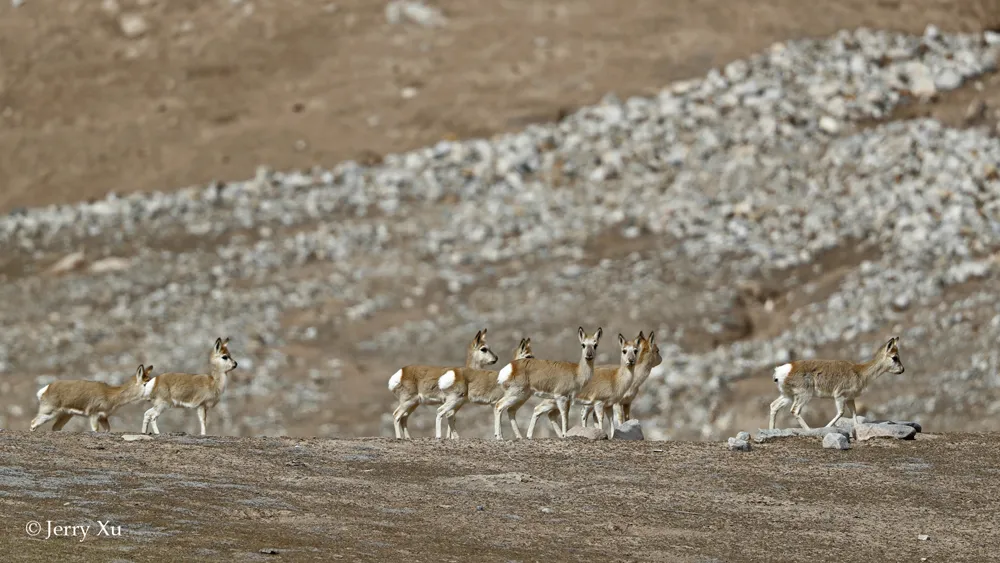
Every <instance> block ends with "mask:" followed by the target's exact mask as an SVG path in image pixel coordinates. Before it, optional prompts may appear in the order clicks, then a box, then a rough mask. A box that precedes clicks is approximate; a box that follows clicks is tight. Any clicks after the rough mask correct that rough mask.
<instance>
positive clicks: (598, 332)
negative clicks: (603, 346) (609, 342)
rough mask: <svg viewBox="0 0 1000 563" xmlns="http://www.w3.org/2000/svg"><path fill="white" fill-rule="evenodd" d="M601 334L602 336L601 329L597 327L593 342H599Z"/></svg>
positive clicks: (602, 330) (602, 331)
mask: <svg viewBox="0 0 1000 563" xmlns="http://www.w3.org/2000/svg"><path fill="white" fill-rule="evenodd" d="M602 334H604V329H603V328H601V327H597V332H596V333H595V334H594V340H595V341H597V340H600V339H601V335H602Z"/></svg>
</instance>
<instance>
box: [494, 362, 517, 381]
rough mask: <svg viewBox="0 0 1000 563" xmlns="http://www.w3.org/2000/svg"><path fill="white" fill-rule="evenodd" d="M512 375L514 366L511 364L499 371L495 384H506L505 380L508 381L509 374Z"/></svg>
mask: <svg viewBox="0 0 1000 563" xmlns="http://www.w3.org/2000/svg"><path fill="white" fill-rule="evenodd" d="M513 373H514V366H513V365H511V364H507V365H505V366H504V367H503V369H502V370H500V374H499V375H497V383H500V384H503V383H506V382H507V380H508V379H510V376H511V374H513Z"/></svg>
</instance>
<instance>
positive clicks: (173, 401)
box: [142, 338, 238, 436]
mask: <svg viewBox="0 0 1000 563" xmlns="http://www.w3.org/2000/svg"><path fill="white" fill-rule="evenodd" d="M228 344H229V338H226V339H225V340H222V339H221V338H216V339H215V346H214V347H213V348H212V352H211V354H209V359H208V364H209V366H210V369H209V373H208V374H207V375H205V374H192V373H163V374H160V375H158V376H156V377H154V378H153V379H152V381H150V382H149V383H147V384H146V386H145V398H146V399H147V400H149V401H152V402H153V406H152V407H151V408H150V409H149V410H147V411H146V414H145V415H144V416H143V417H142V433H143V434H145V433H146V428H147V427H152V428H153V432H154V433H155V434H159V433H160V429H159V428H157V426H156V419H157V417H159V416H160V415H161V414H162V413H163V411H165V410H167V409H168V408H170V407H183V408H186V409H198V422H200V423H201V435H202V436H204V435H205V433H206V432H207V427H206V424H207V419H208V409H210V408H212V407H214V406H215V405H217V404H218V403H219V399H221V398H222V394H223V393H224V392H225V391H226V383H227V380H228V375H229V372H231V371H233V370H234V369H236V366H237V365H238V364H237V363H236V360H234V359H233V358H232V356H230V355H229V347H228Z"/></svg>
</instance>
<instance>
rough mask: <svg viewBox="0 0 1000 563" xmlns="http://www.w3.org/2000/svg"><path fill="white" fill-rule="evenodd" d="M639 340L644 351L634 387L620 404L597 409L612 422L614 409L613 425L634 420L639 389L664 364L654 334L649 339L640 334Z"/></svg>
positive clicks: (633, 381)
mask: <svg viewBox="0 0 1000 563" xmlns="http://www.w3.org/2000/svg"><path fill="white" fill-rule="evenodd" d="M639 340H640V341H642V342H641V345H642V350H640V352H639V361H638V362H637V363H638V365H639V368H638V369H636V372H635V373H636V376H635V378H634V379H633V380H632V385H630V386H629V389H628V391H627V392H626V393H625V396H624V397H622V399H621V401H619V402H618V404H615V405H598V406H600V407H601V408H598V409H596V412H597V413H598V414H600V413H601V412H604V415H605V416H607V418H608V420H609V421H611V420H612V416H611V413H610V412H608V409H611V408H613V409H614V419H613V423H612V422H609V423H611V424H623V423H624V422H625V421H626V420H630V419H631V418H632V401H634V400H635V398H636V396H638V395H639V389H641V388H642V385H643V384H644V383H646V380H647V379H649V374H650V373H652V372H653V368H655V367H656V366H658V365H660V364H661V363H663V356H661V355H660V346H659V345H658V344H657V343H656V335H655V334H653V332H650V333H649V338H648V339H645V338H643V336H642V333H641V332H640V333H639Z"/></svg>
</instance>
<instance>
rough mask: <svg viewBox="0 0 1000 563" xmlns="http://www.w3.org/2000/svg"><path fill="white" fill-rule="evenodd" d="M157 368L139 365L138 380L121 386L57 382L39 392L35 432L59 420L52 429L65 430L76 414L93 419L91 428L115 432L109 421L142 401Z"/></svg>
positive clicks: (91, 382) (77, 381) (66, 381)
mask: <svg viewBox="0 0 1000 563" xmlns="http://www.w3.org/2000/svg"><path fill="white" fill-rule="evenodd" d="M152 371H153V366H149V367H145V366H143V365H142V364H139V368H138V369H137V370H136V372H135V377H133V378H131V379H130V380H128V381H126V382H125V383H123V384H121V385H117V386H113V385H108V384H107V383H104V382H103V381H85V380H62V381H54V382H52V383H50V384H48V385H46V386H45V387H43V388H42V389H41V390H39V392H38V414H37V415H36V416H35V418H34V419H33V420H32V421H31V431H32V432H34V431H35V429H36V428H38V427H39V426H41V425H42V424H45V423H46V422H48V421H49V420H50V419H52V418H55V419H56V421H55V422H54V423H53V424H52V430H54V431H58V430H62V427H63V426H65V425H66V423H67V422H69V421H70V419H71V418H73V416H74V415H77V416H86V417H89V418H90V429H91V430H93V431H94V432H97V430H98V427H100V428H101V429H102V430H104V431H106V432H111V423H110V422H109V421H108V418H110V417H111V415H112V414H114V412H115V411H116V410H118V409H119V408H121V407H122V406H125V405H127V404H130V403H134V402H136V401H139V400H141V399H142V392H143V386H144V385H145V384H146V383H147V382H148V381H149V380H150V376H149V374H150V372H152Z"/></svg>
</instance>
